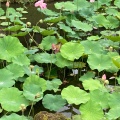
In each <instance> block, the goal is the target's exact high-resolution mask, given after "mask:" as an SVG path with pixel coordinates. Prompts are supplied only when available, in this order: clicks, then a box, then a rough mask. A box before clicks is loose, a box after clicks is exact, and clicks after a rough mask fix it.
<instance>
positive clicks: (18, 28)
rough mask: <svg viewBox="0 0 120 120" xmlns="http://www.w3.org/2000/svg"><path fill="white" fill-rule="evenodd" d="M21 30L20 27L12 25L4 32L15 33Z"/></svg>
mask: <svg viewBox="0 0 120 120" xmlns="http://www.w3.org/2000/svg"><path fill="white" fill-rule="evenodd" d="M21 28H22V26H21V25H14V26H9V27H7V28H6V29H5V30H7V31H13V32H16V31H18V30H20V29H21Z"/></svg>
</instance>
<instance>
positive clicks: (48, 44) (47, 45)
mask: <svg viewBox="0 0 120 120" xmlns="http://www.w3.org/2000/svg"><path fill="white" fill-rule="evenodd" d="M53 43H54V44H57V39H56V38H55V36H47V37H44V38H43V40H42V43H41V44H40V47H41V48H43V49H44V50H50V49H51V48H52V44H53Z"/></svg>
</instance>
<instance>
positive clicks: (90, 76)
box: [79, 71, 95, 81]
mask: <svg viewBox="0 0 120 120" xmlns="http://www.w3.org/2000/svg"><path fill="white" fill-rule="evenodd" d="M94 77H95V73H94V72H92V71H88V72H87V73H85V74H84V75H83V76H81V77H80V78H79V80H80V81H84V80H88V79H91V78H94Z"/></svg>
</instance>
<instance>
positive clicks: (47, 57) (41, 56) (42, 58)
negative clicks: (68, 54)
mask: <svg viewBox="0 0 120 120" xmlns="http://www.w3.org/2000/svg"><path fill="white" fill-rule="evenodd" d="M34 59H35V61H37V62H38V63H55V62H56V57H55V54H48V53H37V54H35V56H34Z"/></svg>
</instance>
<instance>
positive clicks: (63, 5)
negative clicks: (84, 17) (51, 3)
mask: <svg viewBox="0 0 120 120" xmlns="http://www.w3.org/2000/svg"><path fill="white" fill-rule="evenodd" d="M55 8H56V9H62V10H67V11H74V10H77V6H76V5H74V4H73V3H72V2H70V1H67V2H59V3H58V2H57V3H55Z"/></svg>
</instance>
